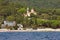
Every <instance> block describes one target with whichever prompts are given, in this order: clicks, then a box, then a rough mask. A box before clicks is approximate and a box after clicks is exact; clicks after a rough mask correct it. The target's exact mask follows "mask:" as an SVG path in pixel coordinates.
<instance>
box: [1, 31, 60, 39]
mask: <svg viewBox="0 0 60 40" xmlns="http://www.w3.org/2000/svg"><path fill="white" fill-rule="evenodd" d="M0 40H60V32H0Z"/></svg>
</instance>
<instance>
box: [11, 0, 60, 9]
mask: <svg viewBox="0 0 60 40" xmlns="http://www.w3.org/2000/svg"><path fill="white" fill-rule="evenodd" d="M10 1H12V2H17V3H20V4H21V5H26V6H29V7H38V8H60V0H10Z"/></svg>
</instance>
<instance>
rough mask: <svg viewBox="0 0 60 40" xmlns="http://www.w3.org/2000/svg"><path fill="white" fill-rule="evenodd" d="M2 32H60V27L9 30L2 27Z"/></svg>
mask: <svg viewBox="0 0 60 40" xmlns="http://www.w3.org/2000/svg"><path fill="white" fill-rule="evenodd" d="M0 32H60V29H37V30H8V29H0Z"/></svg>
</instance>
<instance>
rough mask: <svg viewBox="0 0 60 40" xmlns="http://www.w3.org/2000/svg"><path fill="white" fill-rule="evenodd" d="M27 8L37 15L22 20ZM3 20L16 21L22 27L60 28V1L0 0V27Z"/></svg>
mask: <svg viewBox="0 0 60 40" xmlns="http://www.w3.org/2000/svg"><path fill="white" fill-rule="evenodd" d="M27 7H29V8H30V9H31V8H34V10H35V11H36V13H37V15H33V14H32V15H31V16H30V17H26V18H24V16H22V15H23V14H24V13H26V11H27V10H26V9H27ZM28 18H31V19H30V20H28ZM43 19H44V20H43ZM4 20H9V21H16V22H17V23H20V24H23V25H24V27H33V28H37V27H39V28H40V27H52V28H60V0H0V26H1V24H2V23H3V21H4ZM27 21H28V22H27Z"/></svg>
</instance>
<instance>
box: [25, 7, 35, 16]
mask: <svg viewBox="0 0 60 40" xmlns="http://www.w3.org/2000/svg"><path fill="white" fill-rule="evenodd" d="M31 13H33V14H34V15H36V12H35V11H34V9H33V8H32V9H31V10H30V9H29V8H27V14H25V17H26V16H30V14H31Z"/></svg>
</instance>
